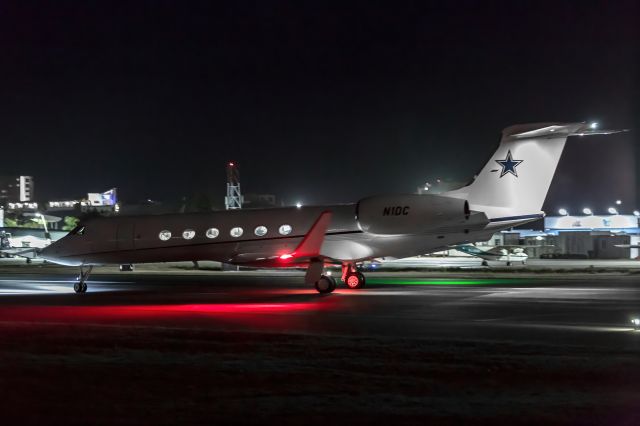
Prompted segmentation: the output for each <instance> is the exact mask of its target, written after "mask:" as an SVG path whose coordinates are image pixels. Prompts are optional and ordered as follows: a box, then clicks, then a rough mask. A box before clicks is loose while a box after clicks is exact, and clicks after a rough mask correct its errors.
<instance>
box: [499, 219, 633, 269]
mask: <svg viewBox="0 0 640 426" xmlns="http://www.w3.org/2000/svg"><path fill="white" fill-rule="evenodd" d="M638 219H639V218H638V216H635V215H620V214H615V215H605V216H599V215H583V216H572V215H566V216H547V217H546V218H545V219H544V229H543V230H532V229H514V230H512V231H505V232H502V233H501V234H500V235H499V236H496V237H494V241H492V242H489V243H490V244H492V245H518V244H521V245H524V246H530V247H527V248H526V251H527V254H529V256H530V257H532V258H574V259H629V258H631V259H635V258H637V257H638V256H640V252H639V250H638V248H633V247H634V246H638V245H639V244H640V228H639V227H638Z"/></svg>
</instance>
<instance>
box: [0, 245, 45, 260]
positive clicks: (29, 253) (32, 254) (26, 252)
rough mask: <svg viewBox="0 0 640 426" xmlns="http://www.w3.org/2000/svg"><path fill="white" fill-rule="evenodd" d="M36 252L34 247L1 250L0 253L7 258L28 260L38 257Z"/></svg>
mask: <svg viewBox="0 0 640 426" xmlns="http://www.w3.org/2000/svg"><path fill="white" fill-rule="evenodd" d="M38 251H39V250H38V249H37V248H35V247H29V248H21V247H15V248H6V249H2V250H0V253H2V254H4V255H9V256H18V257H26V258H28V259H33V258H36V257H38Z"/></svg>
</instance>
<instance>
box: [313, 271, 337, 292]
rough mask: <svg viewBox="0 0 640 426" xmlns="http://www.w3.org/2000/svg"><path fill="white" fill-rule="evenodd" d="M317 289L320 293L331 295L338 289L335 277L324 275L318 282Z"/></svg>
mask: <svg viewBox="0 0 640 426" xmlns="http://www.w3.org/2000/svg"><path fill="white" fill-rule="evenodd" d="M315 287H316V290H317V292H318V293H320V294H329V293H332V292H333V290H335V289H336V280H335V279H334V278H333V277H328V276H326V275H323V276H321V277H320V279H319V280H318V281H316V283H315Z"/></svg>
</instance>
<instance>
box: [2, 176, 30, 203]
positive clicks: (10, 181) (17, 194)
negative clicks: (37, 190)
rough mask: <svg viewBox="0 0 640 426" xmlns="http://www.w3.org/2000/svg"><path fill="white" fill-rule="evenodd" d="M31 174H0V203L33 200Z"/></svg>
mask: <svg viewBox="0 0 640 426" xmlns="http://www.w3.org/2000/svg"><path fill="white" fill-rule="evenodd" d="M33 187H34V181H33V176H0V204H2V205H7V204H8V203H29V202H32V201H33Z"/></svg>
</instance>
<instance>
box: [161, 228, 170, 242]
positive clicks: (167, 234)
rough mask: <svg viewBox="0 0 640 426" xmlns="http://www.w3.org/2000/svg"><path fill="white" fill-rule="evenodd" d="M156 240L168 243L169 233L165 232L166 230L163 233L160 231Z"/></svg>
mask: <svg viewBox="0 0 640 426" xmlns="http://www.w3.org/2000/svg"><path fill="white" fill-rule="evenodd" d="M158 238H160V239H161V240H162V241H169V239H171V231H167V230H166V229H165V230H164V231H160V233H159V234H158Z"/></svg>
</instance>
